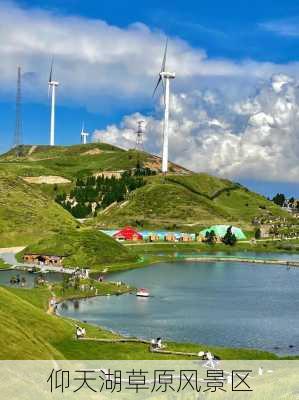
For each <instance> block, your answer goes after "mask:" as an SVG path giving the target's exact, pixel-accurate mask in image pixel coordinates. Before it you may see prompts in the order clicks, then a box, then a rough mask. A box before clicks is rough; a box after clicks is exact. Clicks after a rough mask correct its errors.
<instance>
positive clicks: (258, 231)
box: [254, 228, 262, 239]
mask: <svg viewBox="0 0 299 400" xmlns="http://www.w3.org/2000/svg"><path fill="white" fill-rule="evenodd" d="M261 236H262V232H261V228H257V229H256V231H255V233H254V237H255V238H256V239H260V238H261Z"/></svg>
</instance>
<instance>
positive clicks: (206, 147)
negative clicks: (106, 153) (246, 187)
mask: <svg viewBox="0 0 299 400" xmlns="http://www.w3.org/2000/svg"><path fill="white" fill-rule="evenodd" d="M164 43H165V35H164V34H163V32H160V31H157V30H155V29H150V28H149V27H147V26H145V25H144V24H142V23H140V22H136V23H134V24H132V25H130V26H128V27H123V28H120V27H117V26H113V25H109V24H107V23H106V22H105V21H102V20H97V19H88V18H84V17H75V16H73V17H71V16H63V15H59V14H56V13H52V12H49V11H43V10H36V9H35V10H34V9H22V8H20V7H19V6H17V5H16V4H13V3H3V2H2V3H1V4H0V58H1V64H0V96H2V97H3V96H8V97H9V96H10V95H12V94H13V95H14V94H15V81H16V66H17V65H18V64H21V65H22V69H23V73H24V83H25V85H24V90H23V93H24V96H25V100H26V99H27V97H31V99H33V100H37V101H41V100H45V99H46V95H47V80H48V74H49V63H50V59H51V56H52V55H54V57H55V78H57V79H58V80H59V81H60V82H61V85H60V87H59V91H58V103H60V104H61V103H62V102H63V103H64V104H67V105H68V106H72V105H73V104H76V105H80V106H82V107H87V108H89V109H91V110H93V111H95V112H97V113H100V112H103V111H107V110H109V111H110V112H111V114H113V112H114V111H115V110H117V109H121V110H123V109H128V110H140V109H142V108H145V106H146V107H147V108H150V107H153V113H152V115H141V114H139V113H133V114H130V115H128V116H126V117H124V118H123V120H122V122H121V124H120V125H119V126H116V125H113V124H112V125H111V126H108V127H107V129H105V130H101V131H97V132H95V137H100V138H101V140H104V141H110V142H113V143H115V144H117V145H122V146H126V147H132V146H134V143H135V135H134V131H135V129H136V123H137V120H138V119H140V118H142V119H143V120H145V122H146V124H147V128H146V136H145V144H146V147H147V149H148V150H150V151H154V152H158V151H159V149H160V146H161V139H162V138H161V131H162V123H161V109H159V108H158V109H157V110H156V111H154V103H153V101H152V99H151V93H152V90H153V86H154V81H155V79H156V78H157V72H158V71H159V69H160V64H161V53H162V50H163V49H162V48H163V45H164ZM168 67H169V69H170V70H174V71H175V72H176V74H177V78H176V79H175V80H174V82H173V91H174V93H175V95H174V96H173V99H172V101H173V105H172V120H171V137H170V154H171V158H172V159H173V160H174V161H177V162H180V163H182V164H184V165H186V166H189V167H190V168H193V169H195V170H206V171H209V172H212V173H216V174H219V175H221V176H228V177H232V178H238V177H254V178H257V179H273V180H279V179H283V180H289V181H297V176H298V172H299V171H298V168H297V166H296V165H297V160H298V156H299V149H298V147H299V146H298V143H299V142H298V137H297V131H299V129H298V128H299V125H298V112H299V111H298V104H299V101H298V89H297V86H296V85H297V83H296V79H298V78H299V75H298V71H299V64H298V63H296V62H293V63H288V64H280V65H279V64H274V63H270V62H256V61H254V60H243V61H242V60H241V61H239V62H236V61H233V60H229V59H216V58H210V57H208V55H207V53H206V51H205V50H204V49H198V48H192V47H191V46H190V45H189V44H188V43H187V42H185V41H183V40H181V39H179V38H170V42H169V57H168ZM272 75H274V77H273V78H272V80H271V81H269V80H270V78H271V76H272ZM267 82H268V83H267ZM129 112H131V111H129Z"/></svg>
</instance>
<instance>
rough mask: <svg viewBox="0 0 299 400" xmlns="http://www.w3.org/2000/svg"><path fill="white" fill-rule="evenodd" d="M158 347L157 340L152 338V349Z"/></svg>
mask: <svg viewBox="0 0 299 400" xmlns="http://www.w3.org/2000/svg"><path fill="white" fill-rule="evenodd" d="M156 348H157V342H156V340H155V339H152V340H151V349H152V350H155V349H156Z"/></svg>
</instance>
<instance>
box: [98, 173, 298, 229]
mask: <svg viewBox="0 0 299 400" xmlns="http://www.w3.org/2000/svg"><path fill="white" fill-rule="evenodd" d="M271 216H274V217H279V216H281V217H284V218H286V219H291V217H290V215H289V214H287V213H286V212H285V211H283V210H282V209H281V208H280V207H278V206H277V205H275V204H274V203H273V202H271V201H269V200H267V199H266V198H265V197H263V196H261V195H259V194H257V193H254V192H251V191H249V190H248V189H247V188H245V187H243V186H241V185H240V184H237V183H233V182H230V181H228V180H224V179H219V178H216V177H212V176H209V175H207V174H195V173H193V174H189V175H168V176H167V177H166V178H163V177H161V176H153V177H148V178H147V184H146V185H145V186H143V187H141V188H139V189H137V190H136V191H134V192H132V193H131V194H130V196H129V198H128V200H127V201H125V202H123V203H121V204H117V205H115V206H113V207H111V208H110V209H108V210H107V211H104V212H103V213H99V214H98V216H97V218H96V220H97V224H98V225H99V226H102V227H116V226H119V225H120V222H121V224H122V225H133V226H142V227H144V228H162V227H163V228H166V229H177V228H181V229H184V230H187V231H188V230H189V231H198V230H199V229H200V228H201V227H206V226H209V225H212V224H217V223H218V224H221V223H229V224H234V225H239V226H241V227H242V228H243V229H245V230H252V229H253V226H252V220H253V218H255V217H265V218H271Z"/></svg>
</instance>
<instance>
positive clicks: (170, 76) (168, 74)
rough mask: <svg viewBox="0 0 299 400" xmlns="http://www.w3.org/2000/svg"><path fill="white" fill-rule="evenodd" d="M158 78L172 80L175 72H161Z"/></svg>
mask: <svg viewBox="0 0 299 400" xmlns="http://www.w3.org/2000/svg"><path fill="white" fill-rule="evenodd" d="M160 76H161V78H164V79H174V78H175V72H166V71H162V72H160Z"/></svg>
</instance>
